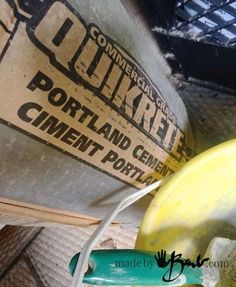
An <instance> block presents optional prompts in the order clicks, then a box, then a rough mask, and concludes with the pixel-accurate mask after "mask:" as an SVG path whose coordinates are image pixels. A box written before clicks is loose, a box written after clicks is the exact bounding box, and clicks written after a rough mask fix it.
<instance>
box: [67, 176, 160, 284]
mask: <svg viewBox="0 0 236 287" xmlns="http://www.w3.org/2000/svg"><path fill="white" fill-rule="evenodd" d="M161 183H163V180H159V181H157V182H154V183H153V184H151V185H149V186H147V187H145V188H144V189H141V190H139V191H137V192H135V193H133V194H131V195H129V196H127V197H126V198H124V199H123V200H122V201H121V202H120V203H119V204H118V205H117V206H116V208H114V210H113V211H112V212H111V213H109V214H108V216H107V217H105V218H104V219H103V220H102V222H101V223H100V224H99V226H98V227H97V229H96V230H95V231H94V233H93V234H92V235H91V236H90V238H89V239H88V240H87V242H86V243H85V245H84V246H83V248H82V250H81V252H80V256H79V260H78V263H77V265H76V268H75V272H74V276H73V279H72V284H71V287H80V286H81V284H82V281H83V277H84V273H85V272H86V270H87V266H88V259H89V256H90V253H91V251H92V250H93V248H94V246H95V245H96V244H97V242H98V241H99V240H100V238H101V237H102V235H103V234H104V232H105V231H106V229H107V228H108V226H109V225H110V224H111V222H112V221H113V220H114V218H115V217H116V216H117V214H118V213H120V212H121V211H122V210H123V209H125V208H126V207H128V206H129V205H131V204H132V203H134V202H135V201H137V200H138V199H140V198H141V197H143V196H144V195H146V194H147V193H149V192H151V191H153V190H154V189H156V188H158V187H159V186H160V185H161Z"/></svg>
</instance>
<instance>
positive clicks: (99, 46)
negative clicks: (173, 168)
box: [28, 2, 185, 160]
mask: <svg viewBox="0 0 236 287" xmlns="http://www.w3.org/2000/svg"><path fill="white" fill-rule="evenodd" d="M58 10H60V11H61V13H60V14H61V15H64V18H63V17H60V18H58V16H57V15H58ZM62 12H63V13H62ZM53 19H54V20H53ZM48 22H53V23H54V25H53V26H52V27H51V28H50V30H48ZM45 31H48V32H47V37H45ZM28 33H29V37H30V39H31V41H32V42H33V43H35V45H36V46H37V47H39V48H40V49H41V50H42V52H43V53H45V54H46V55H47V56H48V57H49V58H50V63H51V64H52V65H54V66H55V67H56V68H57V69H59V70H60V71H61V72H62V73H63V74H64V75H66V76H67V77H68V78H70V79H71V80H72V81H73V82H75V83H76V84H83V85H85V86H86V87H87V88H89V89H90V90H91V91H93V92H94V94H96V95H97V96H98V97H99V98H100V99H101V100H103V101H104V102H106V103H107V104H108V105H110V106H111V107H112V109H114V110H116V111H117V112H118V113H119V114H121V115H122V116H124V117H125V118H126V119H127V120H128V121H129V122H132V124H134V125H135V126H136V127H137V128H138V129H139V130H140V131H141V132H143V133H144V134H145V135H146V136H148V137H149V138H150V139H151V140H153V141H154V142H155V143H157V144H159V145H160V146H161V147H162V148H163V149H165V150H166V151H167V152H168V153H169V154H171V155H172V156H173V157H174V158H176V159H177V160H180V159H181V156H182V152H183V148H184V140H185V136H184V133H183V132H182V131H181V129H180V128H179V127H178V125H177V120H176V116H175V115H174V113H173V112H172V111H171V110H170V108H169V106H168V104H167V103H166V102H165V100H164V99H163V96H162V95H161V93H160V91H159V89H158V88H157V87H156V86H155V85H154V84H153V83H152V81H151V80H150V78H149V77H148V76H147V74H146V73H145V72H144V71H143V70H142V68H141V67H140V65H139V64H138V63H136V61H135V60H134V59H133V58H132V57H131V56H130V55H129V54H128V53H127V52H126V51H125V50H124V49H123V48H122V47H120V46H119V45H118V44H117V43H116V42H115V41H113V40H112V39H111V38H109V37H108V36H106V35H105V34H104V33H103V32H102V31H101V30H100V29H99V28H98V27H97V26H96V25H94V24H90V25H89V26H88V27H87V26H86V25H85V24H84V23H83V21H81V19H80V18H79V17H76V15H74V14H73V12H71V11H69V10H68V9H67V7H65V6H64V5H63V4H62V3H59V2H57V3H55V4H54V5H53V6H52V7H51V9H50V10H49V11H48V13H47V14H46V15H45V16H44V17H43V19H42V20H41V21H39V22H38V25H37V27H36V28H35V30H32V29H29V30H28ZM75 35H76V37H75ZM65 51H67V52H66V53H65Z"/></svg>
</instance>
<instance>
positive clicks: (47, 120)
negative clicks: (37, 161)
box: [18, 72, 131, 150]
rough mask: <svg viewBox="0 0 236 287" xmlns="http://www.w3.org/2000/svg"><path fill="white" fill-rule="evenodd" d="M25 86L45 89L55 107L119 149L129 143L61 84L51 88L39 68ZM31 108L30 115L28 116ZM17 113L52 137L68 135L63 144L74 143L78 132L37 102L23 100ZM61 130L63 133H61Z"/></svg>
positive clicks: (50, 84)
mask: <svg viewBox="0 0 236 287" xmlns="http://www.w3.org/2000/svg"><path fill="white" fill-rule="evenodd" d="M27 88H28V89H30V90H31V91H34V90H35V89H36V88H39V89H41V90H42V91H45V92H48V91H49V93H47V98H48V102H49V103H50V104H51V105H52V106H54V107H58V108H60V109H61V111H63V112H64V113H65V114H67V115H68V116H69V117H71V118H73V119H76V121H78V122H79V123H80V124H83V125H85V126H86V127H87V128H89V129H90V130H91V131H93V132H95V133H96V134H98V135H100V136H102V137H104V138H105V139H106V140H108V141H109V142H111V143H112V144H114V145H116V146H118V147H119V148H120V149H122V150H126V149H128V148H129V147H130V145H131V140H130V138H129V137H127V136H125V135H124V134H123V133H122V132H121V131H119V130H118V129H116V128H113V127H112V125H111V124H109V123H108V122H106V123H105V124H104V121H103V120H102V119H100V117H99V116H98V115H97V114H96V113H95V112H93V111H92V110H91V109H89V108H88V107H86V106H85V105H82V104H81V103H80V102H79V101H78V100H77V99H75V98H74V97H70V96H68V95H67V93H66V92H65V90H63V89H61V88H53V82H52V80H51V79H49V78H48V77H47V76H46V75H44V74H42V73H41V72H39V73H37V75H36V76H35V77H34V78H33V80H32V81H31V82H30V83H29V84H28V86H27ZM32 111H33V112H34V115H35V116H34V117H32V116H29V114H30V113H32ZM18 116H19V117H20V118H21V119H22V120H23V121H25V122H30V123H31V124H32V125H33V126H35V127H39V128H40V129H41V130H44V131H45V130H46V131H47V133H49V134H51V135H53V136H54V137H56V138H61V137H62V138H63V141H64V140H65V138H66V137H68V140H67V144H71V145H72V146H73V147H74V146H75V147H77V142H75V143H73V140H75V138H76V137H77V136H78V133H79V132H78V131H76V130H74V129H72V128H71V129H70V132H68V130H69V126H68V125H67V124H65V123H63V122H60V121H59V120H58V119H56V118H55V117H54V116H51V115H50V114H49V113H48V112H47V111H45V110H43V108H42V107H41V106H40V105H39V104H37V103H25V104H24V105H22V106H21V108H20V109H19V111H18ZM65 133H66V134H67V135H66V136H65Z"/></svg>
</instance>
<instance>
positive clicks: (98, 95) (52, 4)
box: [0, 0, 188, 188]
mask: <svg viewBox="0 0 236 287" xmlns="http://www.w3.org/2000/svg"><path fill="white" fill-rule="evenodd" d="M29 3H31V2H29ZM31 4H32V3H31ZM3 6H4V9H2V10H3V11H4V13H3V14H1V15H0V25H1V23H4V25H6V26H7V25H8V22H9V21H8V19H9V18H11V17H15V19H14V20H15V22H14V25H13V27H11V30H9V31H5V32H4V35H5V38H4V37H2V36H0V50H1V55H0V64H1V65H0V71H1V75H3V76H2V77H0V85H1V87H2V90H3V91H6V93H4V92H3V93H2V94H1V95H0V98H1V105H0V121H1V123H3V124H5V125H8V126H11V127H12V128H15V129H17V130H19V131H20V132H22V133H25V134H27V135H29V136H31V137H33V138H35V139H37V140H39V141H41V142H44V143H46V144H48V145H50V146H51V147H53V148H55V149H57V150H59V151H60V152H63V153H64V154H66V155H69V156H72V157H73V158H75V159H77V160H79V161H82V162H84V163H86V164H88V165H90V166H92V167H93V168H95V169H97V170H99V171H102V172H105V173H107V174H108V175H109V176H112V177H114V178H116V179H119V180H122V181H124V182H125V183H129V184H131V185H133V186H135V187H138V188H142V187H145V186H147V185H149V184H151V183H153V182H155V181H156V180H159V179H160V178H163V177H165V176H168V175H170V174H172V173H174V172H175V171H176V170H178V169H179V168H180V167H181V166H182V165H183V163H185V162H186V161H187V153H188V152H187V150H188V149H187V146H186V144H185V135H184V133H183V132H182V131H181V129H180V128H179V127H178V125H177V120H176V116H175V115H174V113H173V112H172V111H171V110H170V108H169V107H168V105H167V103H166V101H165V99H164V98H163V96H162V94H161V93H160V91H159V90H158V88H157V87H156V86H155V85H154V84H153V82H152V81H151V79H150V78H149V77H148V75H147V74H146V73H145V71H144V70H143V69H142V67H141V66H140V65H139V64H138V63H137V62H136V60H135V59H134V58H132V57H131V56H130V55H129V54H128V53H127V52H126V51H125V50H124V48H122V47H121V46H120V45H119V44H118V43H117V42H115V41H114V40H112V39H111V38H110V37H108V36H107V35H105V34H104V33H103V32H102V31H101V29H100V28H98V27H97V26H96V25H95V24H89V25H87V24H86V23H85V22H84V20H83V19H82V18H81V16H80V15H79V14H78V13H77V12H76V11H75V10H74V9H73V8H72V7H71V6H70V4H68V3H67V2H66V1H53V0H52V1H51V0H45V1H43V2H40V3H38V4H37V9H35V6H34V5H31V6H29V7H28V6H27V9H26V8H25V6H22V5H20V6H19V7H15V10H16V11H14V13H13V10H12V9H13V8H12V6H10V5H9V4H8V0H6V1H2V2H1V4H0V7H3ZM22 7H23V8H25V9H23V8H22ZM22 9H23V10H24V11H23V10H22ZM25 10H27V11H25ZM25 12H27V13H25ZM13 14H14V15H13ZM118 29H119V28H118ZM13 63H14V64H13ZM13 78H14V79H16V80H14V81H10V79H13ZM8 95H10V96H8Z"/></svg>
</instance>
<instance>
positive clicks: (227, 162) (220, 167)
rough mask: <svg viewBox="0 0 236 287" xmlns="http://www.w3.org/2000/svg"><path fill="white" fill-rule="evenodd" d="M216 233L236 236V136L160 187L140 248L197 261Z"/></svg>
mask: <svg viewBox="0 0 236 287" xmlns="http://www.w3.org/2000/svg"><path fill="white" fill-rule="evenodd" d="M216 236H221V237H228V238H231V239H232V238H235V237H236V140H231V141H228V142H226V143H224V144H221V145H218V146H216V147H214V148H211V149H209V150H208V151H205V152H203V153H202V154H200V155H198V156H196V157H195V158H193V159H192V160H190V161H189V162H188V163H187V164H186V165H185V166H184V167H183V168H182V169H181V170H180V171H178V172H177V173H176V174H175V175H174V176H173V177H172V178H170V180H169V181H168V182H167V183H166V184H165V185H164V186H163V187H161V188H160V190H159V191H158V192H157V194H156V196H155V197H154V199H153V200H152V202H151V204H150V206H149V208H148V210H147V212H146V214H145V216H144V219H143V222H142V225H141V228H140V231H139V234H138V237H137V241H136V249H142V250H152V251H158V250H161V249H165V250H166V251H167V253H171V252H172V251H174V250H175V251H176V252H178V253H182V254H183V257H185V258H189V259H192V260H194V259H195V258H196V256H197V255H199V254H201V255H202V256H204V253H205V251H206V249H207V247H208V245H209V244H210V242H211V240H212V239H213V238H214V237H216Z"/></svg>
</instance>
